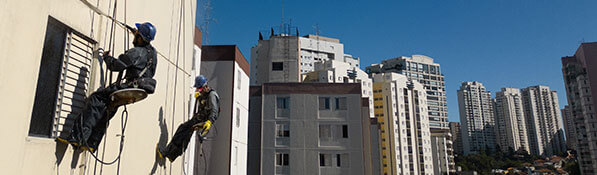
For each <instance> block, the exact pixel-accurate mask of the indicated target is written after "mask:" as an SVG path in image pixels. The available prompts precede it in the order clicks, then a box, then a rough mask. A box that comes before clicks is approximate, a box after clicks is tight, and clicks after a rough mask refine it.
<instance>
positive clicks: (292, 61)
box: [251, 34, 359, 85]
mask: <svg viewBox="0 0 597 175" xmlns="http://www.w3.org/2000/svg"><path fill="white" fill-rule="evenodd" d="M327 60H336V61H341V62H345V63H347V64H348V65H349V66H350V67H351V68H358V67H359V58H357V57H353V56H352V55H348V54H344V44H342V43H340V40H338V39H335V38H328V37H323V36H318V35H306V36H302V37H301V36H293V35H287V34H280V35H272V36H270V38H269V39H268V40H259V41H258V43H257V45H255V46H253V47H252V48H251V70H253V71H251V77H252V78H251V85H259V84H262V83H266V82H301V81H302V78H303V77H302V76H301V74H304V73H308V72H312V71H315V70H316V69H315V63H316V62H321V61H327Z"/></svg>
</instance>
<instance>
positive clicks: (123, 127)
mask: <svg viewBox="0 0 597 175" xmlns="http://www.w3.org/2000/svg"><path fill="white" fill-rule="evenodd" d="M128 119H129V112H128V111H127V109H126V105H124V110H123V111H122V114H121V116H120V129H121V134H120V149H119V150H118V156H117V157H116V158H115V159H114V160H112V161H110V162H106V161H104V160H102V159H99V158H98V157H97V155H95V154H94V153H93V152H91V155H92V156H93V158H95V160H96V161H98V162H100V163H101V164H104V165H112V164H114V163H116V161H119V160H120V157H121V155H122V150H123V148H124V131H125V130H126V124H127V122H128ZM82 121H83V120H81V122H82ZM81 124H82V123H81ZM106 129H107V128H106ZM104 138H105V136H104ZM84 144H85V146H86V147H88V148H89V145H87V142H84ZM118 173H120V171H118Z"/></svg>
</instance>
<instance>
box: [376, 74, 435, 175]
mask: <svg viewBox="0 0 597 175" xmlns="http://www.w3.org/2000/svg"><path fill="white" fill-rule="evenodd" d="M373 81H374V84H373V99H374V111H375V117H376V118H377V121H378V123H379V127H380V132H381V134H380V137H381V143H380V146H381V149H380V150H381V155H382V161H381V163H382V165H381V166H380V167H382V168H383V174H426V175H427V174H433V168H434V167H433V166H434V164H433V156H432V146H431V145H432V142H431V132H430V130H429V119H428V117H427V103H426V101H427V100H426V98H425V97H426V94H425V89H424V88H423V85H421V84H419V83H418V82H416V81H412V80H409V79H408V78H407V77H406V76H404V75H401V74H397V73H383V74H375V75H374V76H373Z"/></svg>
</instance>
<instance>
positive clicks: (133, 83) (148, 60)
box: [56, 22, 157, 152]
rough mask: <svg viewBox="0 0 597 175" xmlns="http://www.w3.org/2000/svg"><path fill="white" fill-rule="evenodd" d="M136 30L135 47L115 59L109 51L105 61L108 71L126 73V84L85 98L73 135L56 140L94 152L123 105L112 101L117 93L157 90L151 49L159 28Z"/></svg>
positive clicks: (144, 26)
mask: <svg viewBox="0 0 597 175" xmlns="http://www.w3.org/2000/svg"><path fill="white" fill-rule="evenodd" d="M136 27H137V28H136V29H135V28H131V29H133V30H134V35H135V38H134V40H133V45H134V46H135V47H133V48H131V49H129V50H127V51H126V52H125V53H124V54H121V55H120V56H118V58H114V57H112V56H110V53H109V52H110V51H106V52H105V53H104V55H103V60H104V62H105V63H106V66H107V68H108V69H109V70H110V71H113V72H122V71H126V74H125V76H124V80H125V82H121V81H120V77H119V80H118V81H117V82H115V83H113V84H110V85H109V86H108V87H105V88H103V87H100V88H99V89H98V90H97V91H96V92H94V93H92V94H91V95H90V96H89V97H87V99H86V105H85V108H84V109H83V112H82V113H81V114H80V115H78V116H77V118H76V119H75V122H74V126H73V127H72V128H71V129H70V132H65V134H62V135H61V136H60V137H58V138H56V140H57V141H60V142H63V143H67V144H71V145H73V147H75V149H76V148H82V149H83V150H88V151H90V152H95V150H96V149H97V148H98V145H99V143H100V142H101V140H102V137H103V136H104V134H105V132H106V128H107V126H108V121H110V119H112V117H113V116H114V114H116V111H117V110H118V107H119V106H121V105H123V103H121V102H116V101H112V100H113V99H111V98H110V95H111V94H112V93H114V92H116V91H118V90H123V89H129V88H138V89H142V90H143V91H145V93H147V94H152V93H153V92H154V91H155V85H156V80H155V79H153V76H154V74H155V70H156V65H157V53H156V50H155V49H154V48H153V46H151V41H152V40H153V39H154V38H155V34H156V28H155V27H154V26H153V25H152V24H151V23H149V22H146V23H137V24H136Z"/></svg>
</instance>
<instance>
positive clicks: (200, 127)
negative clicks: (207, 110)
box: [193, 120, 212, 136]
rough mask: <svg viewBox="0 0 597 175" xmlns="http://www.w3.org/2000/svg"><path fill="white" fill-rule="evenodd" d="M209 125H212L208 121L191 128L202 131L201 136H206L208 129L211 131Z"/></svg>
mask: <svg viewBox="0 0 597 175" xmlns="http://www.w3.org/2000/svg"><path fill="white" fill-rule="evenodd" d="M211 125H212V123H211V121H210V120H208V121H205V122H201V123H198V124H196V125H194V126H193V128H194V129H195V130H203V131H201V136H204V135H206V134H207V132H209V129H211Z"/></svg>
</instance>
